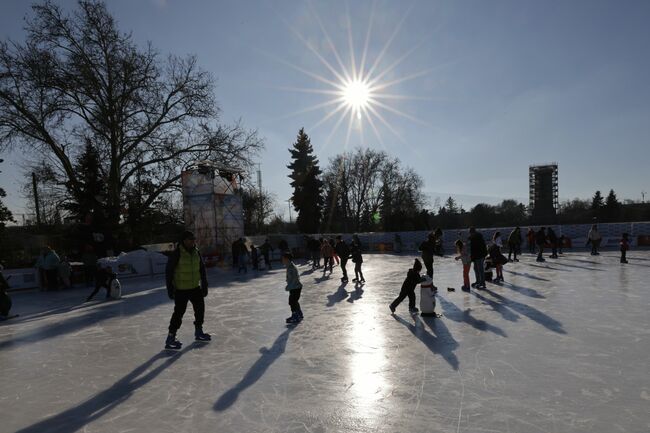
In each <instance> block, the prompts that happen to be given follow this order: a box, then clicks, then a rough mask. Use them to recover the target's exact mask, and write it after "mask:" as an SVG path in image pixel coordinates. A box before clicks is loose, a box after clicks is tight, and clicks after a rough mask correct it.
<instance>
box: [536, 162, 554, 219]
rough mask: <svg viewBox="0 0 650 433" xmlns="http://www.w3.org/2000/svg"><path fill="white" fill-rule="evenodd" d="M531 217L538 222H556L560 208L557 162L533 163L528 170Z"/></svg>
mask: <svg viewBox="0 0 650 433" xmlns="http://www.w3.org/2000/svg"><path fill="white" fill-rule="evenodd" d="M528 178H529V186H530V205H529V210H530V213H531V217H532V219H533V221H534V222H536V223H552V222H555V216H556V214H557V209H558V204H559V203H558V170H557V163H552V164H545V165H531V166H530V167H529V170H528Z"/></svg>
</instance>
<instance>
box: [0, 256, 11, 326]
mask: <svg viewBox="0 0 650 433" xmlns="http://www.w3.org/2000/svg"><path fill="white" fill-rule="evenodd" d="M8 290H9V283H7V280H6V279H5V277H4V275H2V266H0V320H7V319H8V318H9V312H10V311H11V304H12V303H11V298H10V297H9V294H8V293H7V291H8Z"/></svg>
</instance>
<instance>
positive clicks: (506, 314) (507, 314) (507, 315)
mask: <svg viewBox="0 0 650 433" xmlns="http://www.w3.org/2000/svg"><path fill="white" fill-rule="evenodd" d="M485 290H486V289H482V290H481V291H485ZM471 293H472V294H473V295H474V296H476V297H477V298H478V299H480V300H481V301H483V303H485V304H488V305H489V306H490V307H492V310H494V311H496V312H497V313H499V314H501V316H502V317H503V318H504V319H505V320H508V321H510V322H516V321H517V320H519V315H518V314H517V313H515V312H514V311H512V310H511V309H509V308H508V307H506V306H505V305H503V304H501V303H500V302H497V301H495V300H494V299H490V298H486V297H485V296H483V295H481V294H480V293H479V292H476V291H474V292H471Z"/></svg>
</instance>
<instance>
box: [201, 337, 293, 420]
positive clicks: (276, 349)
mask: <svg viewBox="0 0 650 433" xmlns="http://www.w3.org/2000/svg"><path fill="white" fill-rule="evenodd" d="M293 329H294V328H288V329H287V330H286V331H284V332H283V333H282V334H280V335H279V336H278V338H276V339H275V342H273V346H271V348H270V349H267V348H266V347H262V348H261V349H260V353H261V354H262V356H260V358H259V359H258V360H257V361H256V362H255V364H253V365H252V366H251V368H250V369H249V370H248V371H247V372H246V374H245V375H244V377H243V378H242V380H240V381H239V383H238V384H237V385H235V386H233V387H232V388H230V389H229V390H228V391H226V392H224V393H223V394H222V395H221V397H219V398H218V399H217V402H216V403H215V404H214V406H213V409H214V410H215V411H217V412H222V411H224V410H226V409H228V408H229V407H230V406H232V405H233V404H234V403H235V401H237V398H238V397H239V394H241V393H242V392H243V391H244V390H245V389H246V388H249V387H251V386H253V385H254V384H255V382H257V381H258V380H259V379H260V378H261V377H262V376H263V375H264V373H266V370H268V369H269V367H270V366H271V364H273V363H274V362H275V361H276V360H277V359H278V358H279V357H280V356H282V354H283V353H284V349H285V348H286V346H287V340H289V334H290V333H291V331H292V330H293Z"/></svg>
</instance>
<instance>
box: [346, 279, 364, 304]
mask: <svg viewBox="0 0 650 433" xmlns="http://www.w3.org/2000/svg"><path fill="white" fill-rule="evenodd" d="M362 296H363V284H360V283H356V284H355V285H354V292H351V293H350V297H349V298H348V302H349V303H351V304H352V303H354V302H355V301H358V300H359V299H361V297H362Z"/></svg>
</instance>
